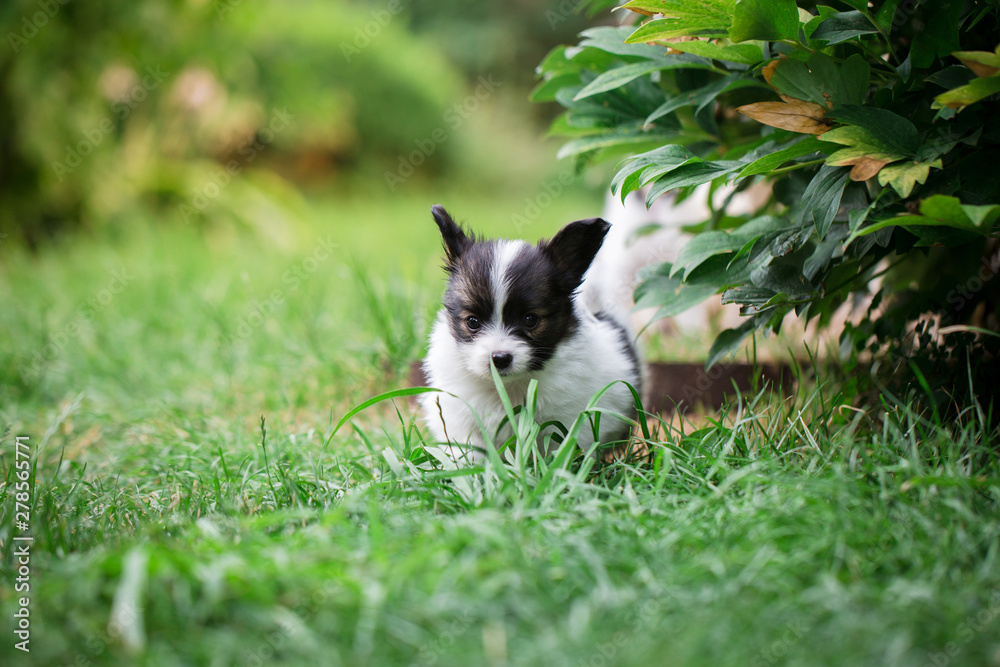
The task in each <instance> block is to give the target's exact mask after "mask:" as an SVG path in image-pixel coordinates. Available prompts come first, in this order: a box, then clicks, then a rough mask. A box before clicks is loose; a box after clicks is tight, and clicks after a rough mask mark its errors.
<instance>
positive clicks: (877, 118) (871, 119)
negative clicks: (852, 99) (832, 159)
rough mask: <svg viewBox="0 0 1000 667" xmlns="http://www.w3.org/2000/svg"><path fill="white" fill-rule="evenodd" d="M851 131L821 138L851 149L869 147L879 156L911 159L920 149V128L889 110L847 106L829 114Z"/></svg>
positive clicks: (836, 130) (838, 129)
mask: <svg viewBox="0 0 1000 667" xmlns="http://www.w3.org/2000/svg"><path fill="white" fill-rule="evenodd" d="M826 117H827V118H830V119H832V120H835V121H839V122H841V123H846V124H847V125H848V127H840V128H836V129H834V130H830V131H829V132H825V133H824V134H823V135H821V139H823V141H833V142H835V143H838V144H844V145H848V146H861V145H864V146H869V147H871V148H872V149H873V151H875V152H880V153H886V154H892V155H902V156H911V155H913V154H914V153H916V151H917V148H918V147H919V141H920V140H919V136H918V133H917V128H916V127H914V125H913V123H911V122H910V121H909V120H907V119H905V118H903V117H902V116H899V115H897V114H894V113H892V112H891V111H888V110H886V109H878V108H875V107H862V106H857V105H853V104H851V105H846V106H843V107H840V108H839V109H835V110H834V111H831V112H829V113H828V114H826Z"/></svg>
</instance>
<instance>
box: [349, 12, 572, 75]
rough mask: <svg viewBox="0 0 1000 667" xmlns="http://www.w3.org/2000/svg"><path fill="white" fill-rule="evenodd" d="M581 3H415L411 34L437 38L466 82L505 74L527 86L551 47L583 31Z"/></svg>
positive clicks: (411, 18) (410, 13)
mask: <svg viewBox="0 0 1000 667" xmlns="http://www.w3.org/2000/svg"><path fill="white" fill-rule="evenodd" d="M359 4H365V5H366V6H367V4H368V3H361V2H360V1H359ZM582 4H583V3H581V2H580V1H579V0H546V1H544V2H537V1H536V0H507V1H505V2H475V3H470V2H466V1H465V0H413V2H412V4H410V5H409V6H408V14H409V17H410V24H411V26H412V28H413V30H414V32H416V33H418V34H430V35H433V36H435V37H437V38H438V39H439V43H440V44H441V48H442V49H444V51H445V53H446V55H447V56H448V58H449V60H451V61H452V62H453V63H455V64H457V65H458V66H459V67H461V68H462V70H463V71H464V72H466V73H467V74H468V75H469V76H470V77H476V76H478V75H481V74H489V73H496V72H504V73H506V74H508V75H509V76H510V77H511V78H512V80H513V82H514V84H515V85H520V86H525V87H530V86H531V85H532V83H533V81H534V76H533V73H534V68H535V65H536V64H537V63H538V61H539V60H540V59H541V57H542V56H543V55H545V53H547V52H548V51H549V50H550V49H551V48H552V45H553V44H558V43H560V42H564V41H567V40H569V39H573V38H575V37H576V35H577V33H579V32H580V31H581V30H583V29H584V28H585V27H587V25H588V19H587V16H586V15H585V14H584V13H583V12H582V11H580V10H581V5H582Z"/></svg>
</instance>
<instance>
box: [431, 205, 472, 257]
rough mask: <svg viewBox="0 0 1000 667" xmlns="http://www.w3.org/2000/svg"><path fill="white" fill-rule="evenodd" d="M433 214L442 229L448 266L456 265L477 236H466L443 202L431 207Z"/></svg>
mask: <svg viewBox="0 0 1000 667" xmlns="http://www.w3.org/2000/svg"><path fill="white" fill-rule="evenodd" d="M431 215H432V216H434V222H436V223H437V226H438V229H440V230H441V240H442V241H443V242H444V251H445V254H446V255H447V259H448V267H449V268H451V267H454V266H455V264H456V263H457V262H458V259H459V258H460V257H461V256H462V253H464V252H465V250H466V248H468V247H469V246H470V245H472V243H473V242H474V241H475V238H469V237H468V236H466V234H465V232H464V231H463V230H462V228H461V227H460V226H459V225H458V224H456V223H455V221H454V220H452V219H451V215H449V214H448V211H446V210H444V206H441V204H435V205H434V206H432V207H431Z"/></svg>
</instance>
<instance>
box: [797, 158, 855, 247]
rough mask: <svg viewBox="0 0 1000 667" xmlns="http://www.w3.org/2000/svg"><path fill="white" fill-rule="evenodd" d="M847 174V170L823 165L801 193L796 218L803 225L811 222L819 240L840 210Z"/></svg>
mask: <svg viewBox="0 0 1000 667" xmlns="http://www.w3.org/2000/svg"><path fill="white" fill-rule="evenodd" d="M848 173H849V172H848V170H847V169H843V168H841V167H831V166H830V165H826V164H825V165H823V166H822V167H820V168H819V171H817V172H816V175H815V176H813V178H812V180H811V181H809V185H807V186H806V189H805V192H803V193H802V200H801V201H800V202H799V215H798V217H799V219H800V220H801V221H802V222H803V223H805V224H809V222H812V223H813V225H815V227H816V232H817V233H818V235H819V238H820V239H823V238H824V237H825V236H826V232H827V230H828V229H829V228H830V225H831V223H833V218H834V217H835V216H836V215H837V210H838V209H839V208H840V198H841V197H842V196H843V194H844V188H845V187H846V186H847V179H848Z"/></svg>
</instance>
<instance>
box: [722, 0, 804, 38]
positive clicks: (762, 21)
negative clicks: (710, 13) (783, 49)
mask: <svg viewBox="0 0 1000 667" xmlns="http://www.w3.org/2000/svg"><path fill="white" fill-rule="evenodd" d="M798 36H799V9H798V7H797V6H796V5H795V0H738V2H737V3H736V6H735V7H734V8H733V25H732V27H731V28H730V29H729V38H730V39H732V40H733V41H734V42H745V41H747V40H750V39H761V40H767V41H774V40H779V39H792V40H794V39H798Z"/></svg>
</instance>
